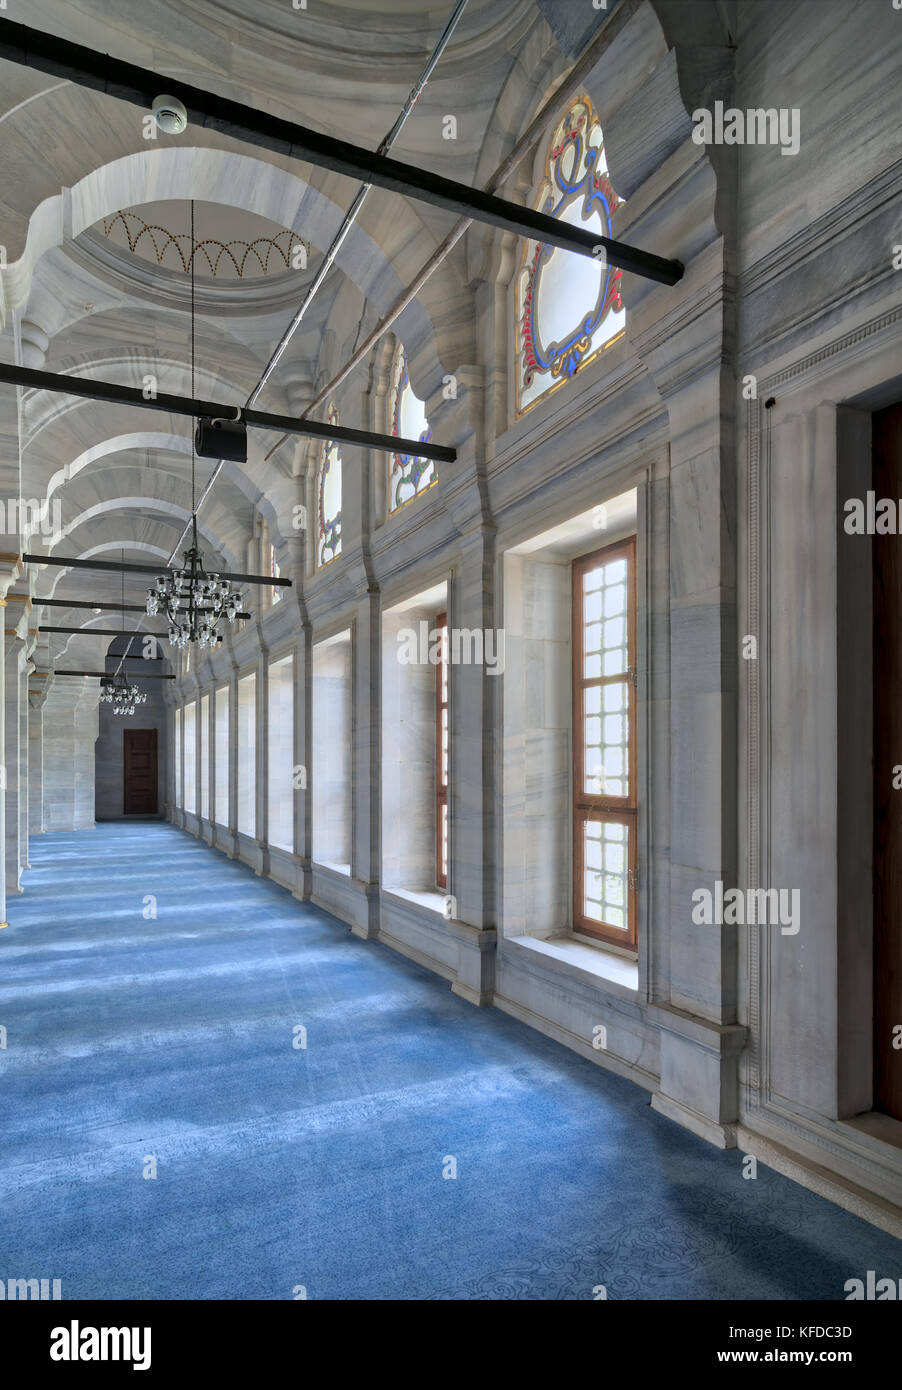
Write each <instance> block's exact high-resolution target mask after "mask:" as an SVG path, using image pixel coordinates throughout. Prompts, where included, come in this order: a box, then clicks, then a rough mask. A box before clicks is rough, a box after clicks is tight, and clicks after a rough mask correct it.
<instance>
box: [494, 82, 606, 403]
mask: <svg viewBox="0 0 902 1390" xmlns="http://www.w3.org/2000/svg"><path fill="white" fill-rule="evenodd" d="M621 201H622V199H619V198H618V197H617V194H616V193H615V192H614V189H613V188H612V186H611V181H610V179H609V177H608V171H607V161H606V159H605V153H604V142H603V139H602V133H601V126H600V124H599V122H598V119H597V117H596V116H595V114H594V112H593V110H592V103H591V102H590V101H589V98H588V97H586V96H583V97H580V98H579V99H578V100H577V101H575V102H574V103H573V105H572V106H571V107H570V109H569V111H568V112H567V114H566V116H565V117H564V119H563V120H562V121H561V123H560V125H559V126H558V127H557V129H556V130H555V132H554V135H553V137H552V139H551V143H550V145H549V147H548V153H547V155H546V158H545V171H544V175H543V178H542V182H541V184H540V187H539V190H538V195H537V197H536V199H535V202H534V206H535V207H536V208H537V209H538V210H539V211H541V212H544V213H547V214H548V215H550V216H551V217H556V218H558V219H560V220H562V221H564V222H569V223H571V224H572V225H574V226H580V227H588V228H589V229H591V230H595V231H597V232H598V233H599V235H601V236H606V237H610V236H612V235H613V221H612V218H613V213H614V210H615V209H616V208H617V207H619V206H620V203H621ZM621 280H622V275H621V272H620V271H619V270H618V269H616V268H615V267H613V266H608V265H605V263H604V262H603V261H600V260H595V259H594V258H593V257H592V256H580V255H577V254H575V253H574V252H571V251H564V250H562V249H561V248H560V247H552V246H549V245H548V244H547V243H545V244H541V243H539V242H535V241H529V242H527V243H526V245H525V247H524V251H523V260H522V263H521V266H520V272H519V275H518V277H517V282H516V317H517V354H516V355H517V363H516V381H517V413H518V414H522V413H523V411H524V410H527V409H528V408H529V407H530V406H531V405H534V404H535V402H536V401H537V400H538V399H539V398H540V397H541V396H543V395H544V394H545V392H546V391H550V390H553V389H554V388H555V387H556V386H559V385H560V384H562V383H563V382H564V381H566V380H567V379H568V378H569V377H572V376H573V375H574V374H575V372H576V371H577V370H578V369H579V368H580V367H582V366H584V365H585V363H586V362H589V361H591V360H592V358H593V357H595V356H596V355H597V354H598V353H599V352H600V351H601V350H602V349H603V348H604V347H606V346H608V345H610V343H612V342H613V341H614V339H615V338H617V337H619V336H620V334H621V333H622V331H623V329H624V326H625V323H626V313H625V311H624V308H623V304H622V301H621V297H620V286H621Z"/></svg>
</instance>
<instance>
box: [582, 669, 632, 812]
mask: <svg viewBox="0 0 902 1390" xmlns="http://www.w3.org/2000/svg"><path fill="white" fill-rule="evenodd" d="M590 695H596V696H598V695H600V696H601V697H602V699H603V701H604V709H605V712H604V714H603V715H602V714H589V713H587V714H586V716H585V718H584V720H583V729H584V736H583V746H584V750H585V752H584V767H585V780H584V786H583V790H584V791H585V792H587V793H588V794H589V795H590V796H627V795H628V792H629V788H628V783H627V778H628V775H629V715H628V708H629V706H628V700H629V690H628V687H627V682H626V681H617V682H616V683H612V684H611V685H606V686H604V688H603V690H601V691H599V689H598V687H596V688H595V689H594V690H587V691H586V706H587V709H588V697H589V696H590ZM596 703H597V702H596Z"/></svg>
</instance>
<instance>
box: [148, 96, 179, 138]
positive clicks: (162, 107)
mask: <svg viewBox="0 0 902 1390" xmlns="http://www.w3.org/2000/svg"><path fill="white" fill-rule="evenodd" d="M150 109H151V111H152V112H153V118H154V120H155V121H156V123H157V125H158V126H159V127H160V130H162V131H163V133H164V134H165V135H181V133H182V131H183V130H186V129H187V128H188V112H187V111H186V110H185V107H184V104H183V103H182V102H180V101H179V99H178V97H167V96H159V97H154V99H153V105H152V106H151V108H150Z"/></svg>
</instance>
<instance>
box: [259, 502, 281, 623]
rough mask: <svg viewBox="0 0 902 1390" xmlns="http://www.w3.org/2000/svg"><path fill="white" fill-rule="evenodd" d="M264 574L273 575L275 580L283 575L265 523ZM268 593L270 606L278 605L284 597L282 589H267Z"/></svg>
mask: <svg viewBox="0 0 902 1390" xmlns="http://www.w3.org/2000/svg"><path fill="white" fill-rule="evenodd" d="M263 573H264V574H270V575H272V577H273V579H278V578H279V576H280V575H281V573H282V571H281V570H280V568H279V563H278V561H277V560H276V548H275V546H274V545H273V544H272V542H271V541H270V539H269V528H268V526H266V524H265V523H264V527H263ZM266 592H267V593H268V595H269V603H270V606H272V605H273V604H274V603H278V602H279V599H280V598H281V597H282V590H281V589H267V591H266Z"/></svg>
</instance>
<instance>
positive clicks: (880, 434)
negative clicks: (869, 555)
mask: <svg viewBox="0 0 902 1390" xmlns="http://www.w3.org/2000/svg"><path fill="white" fill-rule="evenodd" d="M873 451H874V484H873V486H874V491H875V493H876V494H877V497H878V499H879V498H881V497H891V498H893V499H894V500H895V501H896V503H897V505H898V500H899V499H900V498H902V405H896V406H892V407H891V408H890V409H889V410H882V411H879V412H878V413H876V414H875V415H874V421H873ZM897 768H902V535H887V536H875V537H874V1109H875V1110H882V1111H884V1112H885V1113H886V1114H888V1115H892V1116H893V1117H894V1118H895V1119H897V1120H902V1050H900V1049H897V1048H894V1047H893V1036H894V1035H893V1030H894V1029H895V1028H897V1027H898V1026H899V1025H902V788H898V789H897V787H896V786H895V785H894V784H897V783H898V782H899V781H900V777H899V775H897V773H896V772H895V771H894V769H897ZM840 849H841V847H840Z"/></svg>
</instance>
